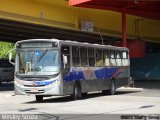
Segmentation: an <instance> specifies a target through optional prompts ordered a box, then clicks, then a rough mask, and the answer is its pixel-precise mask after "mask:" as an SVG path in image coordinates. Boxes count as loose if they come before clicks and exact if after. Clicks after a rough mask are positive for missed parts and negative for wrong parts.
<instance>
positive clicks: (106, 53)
mask: <svg viewBox="0 0 160 120" xmlns="http://www.w3.org/2000/svg"><path fill="white" fill-rule="evenodd" d="M103 61H104V66H109V51H108V50H105V49H104V50H103Z"/></svg>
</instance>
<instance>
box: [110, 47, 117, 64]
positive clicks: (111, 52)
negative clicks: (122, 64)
mask: <svg viewBox="0 0 160 120" xmlns="http://www.w3.org/2000/svg"><path fill="white" fill-rule="evenodd" d="M110 66H116V60H115V51H113V50H111V51H110Z"/></svg>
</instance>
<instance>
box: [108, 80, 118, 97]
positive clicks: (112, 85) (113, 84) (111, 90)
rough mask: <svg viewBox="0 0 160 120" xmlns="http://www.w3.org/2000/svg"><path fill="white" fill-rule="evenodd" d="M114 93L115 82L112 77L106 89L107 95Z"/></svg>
mask: <svg viewBox="0 0 160 120" xmlns="http://www.w3.org/2000/svg"><path fill="white" fill-rule="evenodd" d="M115 93H116V83H115V80H114V79H112V80H111V83H110V89H109V90H108V94H109V95H114V94H115Z"/></svg>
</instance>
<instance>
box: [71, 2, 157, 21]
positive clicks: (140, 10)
mask: <svg viewBox="0 0 160 120" xmlns="http://www.w3.org/2000/svg"><path fill="white" fill-rule="evenodd" d="M69 5H71V6H78V7H86V8H95V9H104V10H111V11H117V12H122V11H123V10H125V12H126V13H127V14H132V15H136V16H141V17H146V18H151V19H160V1H159V0H69Z"/></svg>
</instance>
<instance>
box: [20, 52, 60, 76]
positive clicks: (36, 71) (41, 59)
mask: <svg viewBox="0 0 160 120" xmlns="http://www.w3.org/2000/svg"><path fill="white" fill-rule="evenodd" d="M17 53H18V61H17V63H19V65H17V73H18V74H19V75H54V74H57V73H59V70H60V64H59V50H57V49H52V50H48V49H42V50H19V51H17Z"/></svg>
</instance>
